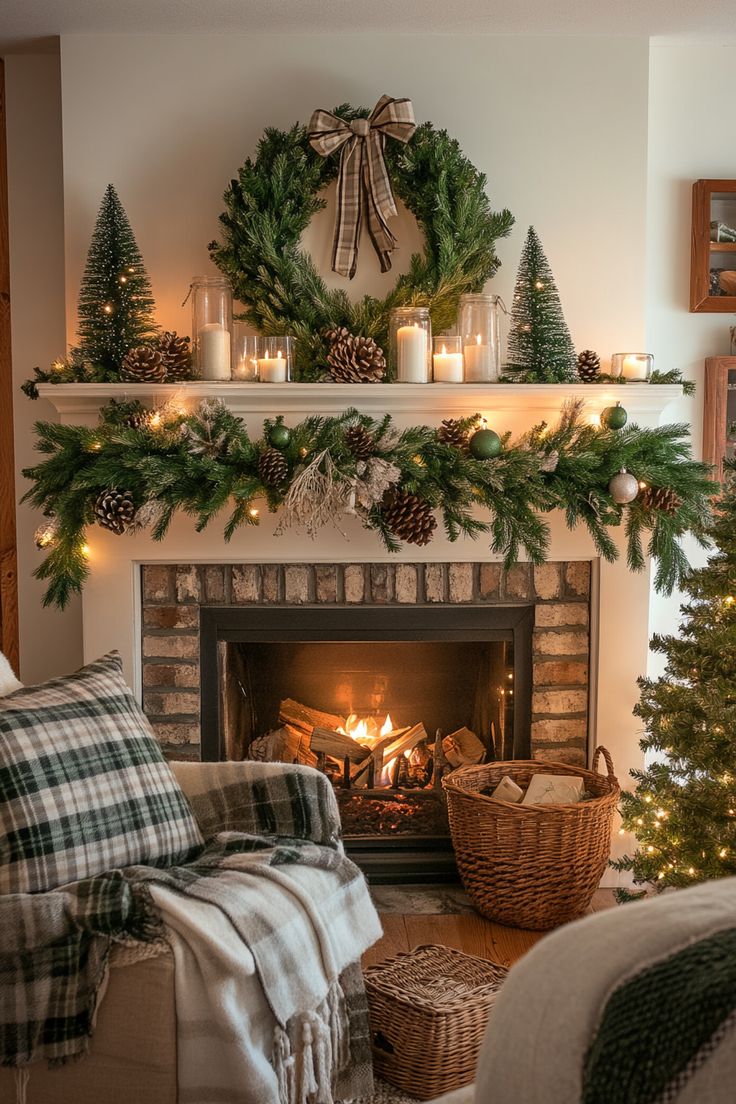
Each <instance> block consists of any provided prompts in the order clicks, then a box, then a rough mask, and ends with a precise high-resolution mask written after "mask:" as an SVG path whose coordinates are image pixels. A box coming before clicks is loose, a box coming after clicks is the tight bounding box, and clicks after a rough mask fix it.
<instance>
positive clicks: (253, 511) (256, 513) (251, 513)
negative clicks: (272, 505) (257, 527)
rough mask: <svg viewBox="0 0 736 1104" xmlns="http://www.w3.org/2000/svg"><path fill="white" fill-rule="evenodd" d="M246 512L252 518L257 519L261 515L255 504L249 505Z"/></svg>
mask: <svg viewBox="0 0 736 1104" xmlns="http://www.w3.org/2000/svg"><path fill="white" fill-rule="evenodd" d="M248 514H249V516H250V517H252V518H253V519H254V520H257V519H258V518H259V517H260V516H261V512H260V510H258V509H257V508H256V507H255V506H251V508H250V510H248Z"/></svg>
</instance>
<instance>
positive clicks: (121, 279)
mask: <svg viewBox="0 0 736 1104" xmlns="http://www.w3.org/2000/svg"><path fill="white" fill-rule="evenodd" d="M127 282H128V277H127V276H118V283H119V284H127Z"/></svg>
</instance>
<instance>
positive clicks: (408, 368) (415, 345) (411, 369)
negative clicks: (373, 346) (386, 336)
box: [396, 322, 429, 383]
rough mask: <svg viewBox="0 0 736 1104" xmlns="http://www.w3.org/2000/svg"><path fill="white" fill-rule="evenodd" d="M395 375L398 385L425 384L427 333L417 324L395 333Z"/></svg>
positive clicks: (426, 374)
mask: <svg viewBox="0 0 736 1104" xmlns="http://www.w3.org/2000/svg"><path fill="white" fill-rule="evenodd" d="M396 360H397V364H396V375H397V378H398V381H399V383H427V382H428V376H429V372H428V368H427V331H426V330H424V329H423V328H422V327H421V326H420V325H419V323H418V322H415V323H414V325H413V326H400V327H399V329H398V330H397V331H396Z"/></svg>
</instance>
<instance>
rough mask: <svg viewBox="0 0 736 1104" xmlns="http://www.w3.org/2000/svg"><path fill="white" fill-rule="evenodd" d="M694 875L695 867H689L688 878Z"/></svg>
mask: <svg viewBox="0 0 736 1104" xmlns="http://www.w3.org/2000/svg"><path fill="white" fill-rule="evenodd" d="M694 873H695V867H694V866H691V867H690V869H689V870H688V874H689V875H690V877H692V876H693V874H694Z"/></svg>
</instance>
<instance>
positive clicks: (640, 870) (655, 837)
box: [614, 464, 736, 899]
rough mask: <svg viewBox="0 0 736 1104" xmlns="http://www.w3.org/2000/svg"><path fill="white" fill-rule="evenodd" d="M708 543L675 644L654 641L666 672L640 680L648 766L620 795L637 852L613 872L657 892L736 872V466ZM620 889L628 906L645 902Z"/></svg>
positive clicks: (688, 583)
mask: <svg viewBox="0 0 736 1104" xmlns="http://www.w3.org/2000/svg"><path fill="white" fill-rule="evenodd" d="M730 468H731V481H730V483H729V484H727V486H726V490H725V492H724V494H723V497H722V499H721V500H720V502H719V507H718V513H717V515H716V518H715V521H714V523H713V526H712V528H711V530H710V533H709V536H710V538H711V540H712V542H713V544H714V545H715V549H716V551H715V552H714V554H713V555H712V556H711V557H710V559H709V560H708V563H707V565H706V566H705V567H703V568H700V569H699V570H697V571H692V572H690V573H688V574H687V576H686V578H685V582H684V590H685V593H686V595H687V596H688V600H687V602H686V603H685V604H684V605H683V606H682V607H681V612H682V618H683V619H682V622H681V624H680V627H679V632H678V634H677V636H655V637H654V638H653V640H652V645H651V646H652V649H653V650H654V651H655V652H659V653H660V654H661V655H663V656H665V658H666V661H667V666H666V669H665V673H664V674H663V675H662V676H661V677H660V678H657V679H648V678H642V679H640V680H639V686H640V687H641V698H640V700H639V703H638V705H637V707H636V709H635V713H636V715H637V716H639V717H641V719H642V720H643V722H644V725H645V728H646V735H645V736H644V738H643V740H642V741H641V748H642V751H644V752H645V753H646V754H647V756H649V757H651V763H650V765H649V766H648V767H646V769H644V770H638V771H633V772H632V773H633V777H634V779H635V780H636V782H637V789H636V791H635V792H632V793H624V794H623V795H622V812H623V830H624V831H625V830H628V831H630V832H633V833H634V835H635V836H636V838H637V847H636V850H635V851H634V852H633V854H630V855H627V856H626V857H624V858H623V859H621V860H619V861H618V862H616V863H615V864H614V865H615V866H616V868H617V869H618V870H626V871H631V872H632V874H633V876H634V882H635V884H637V885H640V886H645V887H654V888H656V889H657V890H663V889H668V888H672V887H682V886H688V885H693V884H695V883H696V882H701V881H706V880H708V879H711V878H726V877H731V876H733V875H734V874H736V478H734V475H736V465H734V464H731V465H730ZM644 892H646V889H643V890H641V891H640V893H632V892H631V891H629V890H621V891H619V896H620V897H621V898H622V899H631V898H632V897H636V896H641V895H642V894H643V893H644Z"/></svg>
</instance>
